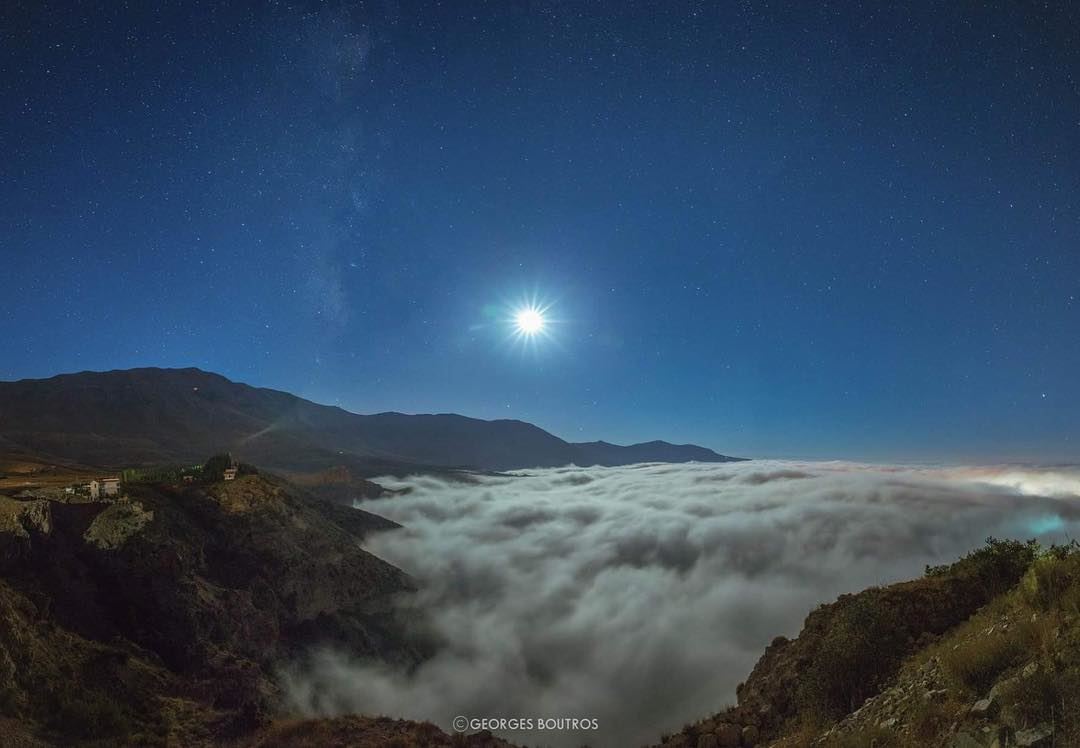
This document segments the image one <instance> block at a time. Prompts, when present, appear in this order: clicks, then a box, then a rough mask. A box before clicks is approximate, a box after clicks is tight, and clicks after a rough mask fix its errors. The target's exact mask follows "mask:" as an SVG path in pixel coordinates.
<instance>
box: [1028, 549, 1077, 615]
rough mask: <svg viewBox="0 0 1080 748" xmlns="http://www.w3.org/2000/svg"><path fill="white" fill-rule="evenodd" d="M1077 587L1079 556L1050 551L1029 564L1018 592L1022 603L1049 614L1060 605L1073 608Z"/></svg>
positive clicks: (1075, 602) (1072, 553) (1055, 550)
mask: <svg viewBox="0 0 1080 748" xmlns="http://www.w3.org/2000/svg"><path fill="white" fill-rule="evenodd" d="M1077 587H1080V553H1074V552H1066V553H1062V552H1061V551H1059V550H1057V549H1051V550H1050V551H1049V552H1047V553H1046V554H1045V555H1043V556H1041V557H1040V558H1038V559H1036V560H1035V562H1034V563H1032V565H1031V568H1030V569H1028V572H1027V574H1025V575H1024V580H1023V584H1022V585H1021V588H1020V589H1021V590H1022V594H1023V596H1024V601H1025V602H1027V603H1028V604H1029V605H1031V606H1032V607H1033V608H1036V609H1037V610H1042V611H1048V610H1051V609H1055V608H1061V607H1062V604H1063V603H1066V604H1068V605H1069V607H1073V606H1075V605H1076V604H1077V595H1076V588H1077Z"/></svg>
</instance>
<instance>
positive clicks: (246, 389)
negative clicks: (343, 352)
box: [0, 368, 738, 476]
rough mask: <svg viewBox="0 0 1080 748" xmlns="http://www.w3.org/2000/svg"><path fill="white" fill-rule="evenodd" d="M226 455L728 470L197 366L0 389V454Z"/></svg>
mask: <svg viewBox="0 0 1080 748" xmlns="http://www.w3.org/2000/svg"><path fill="white" fill-rule="evenodd" d="M223 449H229V450H231V451H233V452H235V453H236V454H237V455H238V456H239V457H241V458H242V459H244V460H245V461H248V462H252V463H255V464H259V465H264V466H266V467H269V468H276V469H282V470H294V471H303V470H323V469H326V468H329V467H332V466H335V465H347V466H348V467H349V468H350V469H351V470H352V471H353V472H354V474H356V475H359V476H373V475H379V474H384V473H401V472H404V471H409V470H418V469H424V468H469V469H476V470H510V469H520V468H532V467H555V466H561V465H568V464H571V463H573V464H577V465H627V464H632V463H637V462H688V461H692V460H695V461H702V462H726V461H731V460H735V459H738V458H732V457H726V456H724V455H721V454H717V453H716V452H714V451H712V450H710V449H706V448H704V447H699V446H695V445H675V444H668V443H667V442H662V441H653V442H646V443H644V444H634V445H631V446H626V447H623V446H618V445H614V444H608V443H606V442H587V443H581V444H574V443H570V442H566V441H563V440H562V439H560V438H558V437H556V436H554V435H552V434H549V433H548V432H546V431H544V430H543V429H541V428H538V427H537V426H534V425H532V424H530V423H525V422H523V421H516V420H498V421H483V420H479V419H476V418H466V417H465V416H460V415H453V414H440V415H405V414H402V413H378V414H375V415H357V414H355V413H350V412H348V411H345V410H342V409H341V408H337V407H333V406H328V405H319V404H317V403H313V402H311V401H309V400H304V399H303V398H300V397H296V396H295V395H291V394H289V393H287V392H281V391H278V390H271V389H266V388H262V387H252V386H249V385H246V384H240V383H237V382H232V381H230V380H228V379H226V378H225V377H223V376H221V375H218V374H212V373H209V372H205V371H201V370H199V369H150V368H147V369H130V370H125V371H109V372H82V373H79V374H62V375H59V376H55V377H51V378H49V379H24V380H20V381H17V382H0V450H5V451H10V452H28V453H32V454H38V455H46V456H49V457H52V458H55V459H61V460H68V461H74V462H79V463H84V464H90V465H108V466H112V465H117V466H118V465H128V464H144V463H161V462H196V461H201V460H203V459H205V458H206V456H207V455H208V454H211V453H214V452H218V451H221V450H223Z"/></svg>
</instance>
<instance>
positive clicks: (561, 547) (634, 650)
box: [285, 461, 1080, 746]
mask: <svg viewBox="0 0 1080 748" xmlns="http://www.w3.org/2000/svg"><path fill="white" fill-rule="evenodd" d="M382 482H383V483H385V484H387V485H390V486H392V487H395V488H404V487H411V488H412V491H411V492H410V493H408V494H407V495H405V496H399V497H395V498H391V499H384V500H380V501H376V502H366V503H365V504H364V508H365V509H369V510H371V511H374V512H377V513H379V514H382V515H384V516H387V517H390V518H391V519H394V520H396V521H398V522H400V523H402V524H403V525H405V529H402V530H395V531H392V532H388V533H384V534H381V535H379V536H377V537H375V538H373V539H372V540H371V541H370V544H369V548H370V550H371V551H372V552H374V553H376V554H377V555H379V556H381V557H383V558H385V559H387V560H389V561H391V562H392V563H395V564H397V565H398V566H400V567H401V568H403V569H405V570H406V571H408V572H410V573H411V574H413V575H414V576H415V577H416V578H417V579H418V580H419V581H420V583H421V584H422V585H423V591H422V593H421V596H422V604H423V607H424V608H426V609H427V610H429V611H430V612H431V614H432V625H433V627H434V628H435V630H436V632H437V633H438V635H439V636H440V637H441V639H442V640H443V642H444V645H443V647H442V649H441V650H440V652H439V653H438V654H437V655H436V656H435V657H434V658H433V659H431V660H429V661H428V662H426V663H425V664H424V665H422V666H421V667H420V668H419V669H417V670H416V671H415V672H413V673H410V674H404V673H399V672H393V671H389V670H385V669H382V668H378V667H372V666H368V665H364V664H362V663H359V662H355V661H353V660H351V659H350V658H349V657H348V656H347V655H346V654H344V653H340V652H323V653H321V654H319V655H317V656H315V657H313V658H312V659H311V660H310V661H308V662H305V663H304V664H303V665H301V666H298V667H297V668H296V669H295V670H293V671H291V672H290V673H288V674H287V675H286V677H285V683H286V687H287V691H288V693H289V694H290V696H291V698H292V700H293V703H294V706H295V707H296V708H297V709H298V710H299V711H301V712H304V713H308V714H334V713H343V712H363V713H368V714H373V713H381V714H389V715H394V716H400V717H409V718H414V719H426V720H430V721H432V722H435V723H436V724H438V725H439V726H440V727H443V728H444V729H447V730H449V729H451V728H452V720H453V719H454V717H455V716H458V715H464V716H467V717H476V718H483V717H506V718H511V717H532V718H539V717H553V718H574V717H577V718H596V719H597V720H598V722H599V730H597V731H595V732H572V731H544V732H525V731H517V732H515V731H504V732H502V733H501V734H502V735H503V736H504V737H506V738H508V739H510V740H514V741H515V742H522V743H529V744H536V743H540V744H545V745H552V746H574V745H580V744H582V743H584V742H586V741H588V742H589V744H590V745H593V746H623V745H635V744H640V743H644V742H646V741H651V740H656V739H658V737H659V736H660V734H661V733H662V732H665V731H671V730H674V729H677V728H678V727H680V726H681V725H683V724H684V723H686V722H687V721H691V720H694V719H698V718H700V717H703V716H705V715H707V714H711V713H712V712H715V711H717V710H718V709H719V708H720V707H722V706H723V705H725V704H727V703H731V702H733V701H734V698H735V686H736V684H737V683H738V682H739V681H740V680H742V679H743V678H745V677H746V675H747V674H748V673H749V671H750V669H751V668H752V667H753V664H754V662H755V661H756V659H757V657H758V656H759V655H760V653H761V651H762V650H763V648H764V647H765V645H766V644H768V642H769V641H771V640H772V638H773V637H775V636H777V635H778V634H784V635H787V636H794V635H795V634H797V633H798V631H799V629H800V627H801V625H802V621H803V619H804V618H805V616H806V614H807V613H808V612H809V611H810V610H811V609H812V608H813V607H815V606H816V605H818V604H819V603H822V602H826V601H830V600H832V599H834V598H835V597H836V596H837V595H839V594H840V593H843V592H852V591H857V590H860V589H863V588H865V587H867V586H870V585H875V584H885V583H889V582H893V581H896V580H900V579H906V578H910V577H913V576H917V575H919V574H921V573H922V570H923V568H924V566H925V565H926V564H929V563H942V562H947V561H951V560H954V559H955V558H956V557H958V556H960V555H962V554H963V553H965V552H967V551H969V550H971V549H973V548H975V547H977V546H979V545H981V544H982V542H983V541H984V539H985V538H986V537H987V536H990V535H993V536H997V537H1011V538H1025V539H1026V538H1030V537H1038V538H1040V539H1041V540H1043V541H1044V542H1063V541H1065V540H1067V539H1068V538H1070V537H1075V536H1077V529H1078V527H1080V497H1078V495H1080V473H1078V472H1076V471H1073V470H1069V469H1061V470H1032V469H1014V468H1010V469H987V468H978V469H974V468H973V469H952V470H934V469H915V468H904V467H888V466H882V467H873V466H865V465H852V464H842V463H790V462H759V461H754V462H748V463H734V464H719V465H709V464H690V465H659V464H650V465H638V466H632V467H626V468H565V469H553V470H538V471H531V472H530V473H529V474H528V475H526V476H521V477H485V478H480V479H478V481H477V482H476V483H452V482H445V481H442V480H439V479H436V478H431V477H418V478H412V479H409V480H405V481H395V480H385V481H382Z"/></svg>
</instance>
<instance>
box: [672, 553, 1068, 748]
mask: <svg viewBox="0 0 1080 748" xmlns="http://www.w3.org/2000/svg"><path fill="white" fill-rule="evenodd" d="M737 697H738V702H737V704H736V705H734V706H732V707H728V708H726V709H724V710H722V711H720V712H719V713H717V714H716V715H714V716H712V717H710V718H708V719H705V720H702V721H701V722H698V723H695V724H692V725H687V726H686V727H685V728H684V729H683V730H682V731H680V732H679V733H677V734H674V735H669V736H665V737H664V738H663V740H662V743H661V745H663V746H667V747H668V748H720V747H724V746H730V747H733V748H734V747H738V746H743V747H750V746H764V745H770V746H777V747H778V748H809V747H810V746H822V747H823V748H859V747H861V748H870V747H871V746H874V747H876V748H890V747H895V748H916V747H920V748H921V747H927V748H931V747H938V748H1005V747H1006V746H1044V747H1045V748H1050V747H1066V746H1080V551H1078V549H1077V547H1075V546H1070V547H1067V548H1053V549H1048V550H1040V549H1038V548H1037V547H1036V546H1034V545H1033V544H1030V543H1029V544H1022V543H1016V542H1000V541H991V542H989V543H988V544H987V546H986V547H985V548H983V549H981V550H979V551H976V552H974V553H972V554H970V555H969V556H967V557H965V558H964V559H961V560H960V561H958V562H957V563H955V564H952V565H950V566H946V567H938V568H932V569H928V570H927V576H926V577H925V578H923V579H919V580H915V581H912V582H904V583H901V584H896V585H891V586H889V587H884V588H874V589H870V590H866V591H863V592H860V593H857V594H854V595H844V596H842V597H841V598H839V599H838V600H837V601H836V602H835V603H831V604H828V605H823V606H821V607H820V608H818V609H817V610H815V611H814V612H812V613H811V614H810V615H809V616H808V617H807V619H806V622H805V624H804V627H803V629H802V631H801V632H800V634H799V636H798V637H797V638H796V639H793V640H788V639H785V638H783V637H779V638H777V639H776V640H775V641H773V643H772V644H771V645H770V646H769V647H768V648H767V650H766V651H765V653H764V655H763V656H762V657H761V659H760V660H759V661H758V663H757V665H756V666H755V667H754V669H753V671H752V672H751V674H750V676H749V677H748V678H747V680H746V681H745V682H744V683H743V684H741V685H740V686H739V688H738V691H737Z"/></svg>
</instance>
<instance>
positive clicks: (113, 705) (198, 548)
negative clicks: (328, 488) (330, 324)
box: [0, 475, 428, 745]
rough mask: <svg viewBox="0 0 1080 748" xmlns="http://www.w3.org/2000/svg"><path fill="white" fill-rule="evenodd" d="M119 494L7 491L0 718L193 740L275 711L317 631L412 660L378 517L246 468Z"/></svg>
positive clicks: (52, 737)
mask: <svg viewBox="0 0 1080 748" xmlns="http://www.w3.org/2000/svg"><path fill="white" fill-rule="evenodd" d="M125 494H126V496H125V497H124V498H123V499H120V500H114V501H111V502H91V501H88V500H85V499H73V498H65V499H61V498H55V499H46V498H33V494H32V492H31V495H30V496H25V495H23V496H20V497H18V498H15V497H9V496H0V716H2V718H3V719H4V720H6V722H7V724H8V727H9V728H10V729H9V730H8V732H10V734H12V735H20V736H21V737H20V739H21V740H23V741H24V742H26V743H27V744H28V745H32V744H34V741H35V740H38V741H44V742H49V743H57V744H68V743H70V742H75V741H80V740H89V739H91V738H103V739H105V740H106V741H112V742H113V743H114V744H115V743H116V742H122V743H124V742H132V743H138V744H147V745H152V744H165V743H167V742H170V741H172V742H173V743H174V744H183V745H199V744H206V743H212V742H218V741H221V740H225V739H229V738H233V737H240V736H245V735H251V734H252V733H253V732H255V731H258V730H260V729H263V728H264V727H266V726H267V725H268V724H269V719H270V717H271V715H273V714H274V713H275V711H276V707H277V697H278V694H277V692H276V687H275V679H274V677H273V676H274V672H273V670H274V667H275V666H276V664H277V663H280V662H282V661H285V660H288V659H289V658H290V657H292V656H294V655H296V654H298V653H300V652H302V651H303V650H304V649H305V648H307V647H309V646H312V645H317V644H321V643H325V642H331V643H333V644H335V645H338V646H341V647H344V648H347V649H348V650H349V651H351V652H355V653H357V654H359V655H361V656H367V657H369V658H372V659H376V660H381V661H385V662H388V663H394V664H398V665H409V664H411V663H415V662H417V661H419V659H420V658H422V657H423V656H424V653H425V651H426V647H427V646H428V645H426V644H425V643H424V641H423V640H422V638H418V637H415V636H409V635H406V633H405V628H404V627H403V626H402V625H401V622H400V620H399V619H398V613H397V612H396V611H397V610H398V608H397V606H395V601H396V600H397V599H398V598H399V597H400V596H402V595H406V594H407V593H408V592H409V591H410V590H411V589H412V588H413V586H412V582H411V580H410V579H409V578H408V576H407V575H405V574H404V573H403V572H401V571H400V570H399V569H397V568H395V567H393V566H391V565H390V564H387V563H386V562H384V561H382V560H380V559H378V558H376V557H375V556H372V555H371V554H369V553H367V552H366V551H364V550H362V549H361V548H360V546H359V542H358V541H359V539H360V538H361V537H362V536H363V534H364V533H365V532H367V531H369V530H371V529H375V528H376V527H379V526H383V525H385V524H386V523H387V522H388V520H384V519H382V518H375V517H374V515H368V514H365V513H362V512H354V511H353V510H350V509H347V508H344V507H338V506H332V505H328V504H326V503H325V502H322V501H319V500H317V499H313V498H310V497H307V496H306V495H305V494H303V493H302V492H300V491H298V490H297V489H295V488H293V487H291V486H290V485H289V484H286V483H285V482H283V481H281V480H278V479H275V478H270V477H264V476H258V475H251V476H244V477H241V478H239V479H237V480H236V481H233V482H229V483H217V484H211V485H195V486H187V487H180V486H167V485H133V486H127V487H126V490H125Z"/></svg>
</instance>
